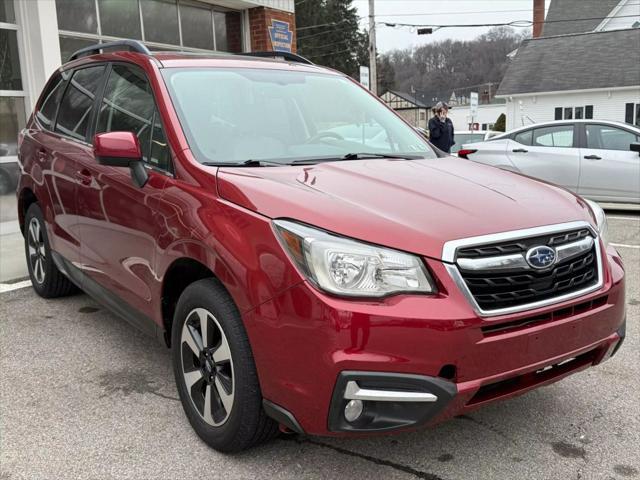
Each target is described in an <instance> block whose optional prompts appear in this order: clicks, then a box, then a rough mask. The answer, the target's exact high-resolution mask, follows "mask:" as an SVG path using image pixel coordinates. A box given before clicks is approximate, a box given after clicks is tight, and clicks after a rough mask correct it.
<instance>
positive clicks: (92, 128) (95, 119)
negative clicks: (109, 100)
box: [89, 61, 175, 178]
mask: <svg viewBox="0 0 640 480" xmlns="http://www.w3.org/2000/svg"><path fill="white" fill-rule="evenodd" d="M104 63H107V68H106V69H105V77H104V79H103V82H102V84H101V85H100V87H99V88H98V90H97V92H96V103H95V104H94V113H93V115H92V118H91V125H90V127H89V132H90V134H91V138H93V137H94V135H95V134H96V133H95V132H96V129H97V128H98V113H99V110H100V107H101V106H102V102H103V99H104V94H105V93H106V91H107V83H108V82H109V76H110V75H111V72H112V71H113V66H114V65H123V66H124V67H127V68H132V67H133V68H134V69H138V70H139V71H140V72H141V73H142V75H143V76H144V79H145V80H146V82H147V83H148V84H149V90H150V92H151V97H152V98H153V106H154V114H153V118H154V120H153V122H152V128H153V123H154V122H155V113H156V112H158V118H159V120H160V125H161V126H162V130H163V132H164V135H165V138H166V139H167V148H168V149H169V169H168V170H167V169H164V168H160V167H158V166H156V165H151V164H150V163H148V162H145V161H143V162H142V163H143V164H144V166H145V167H148V168H149V169H151V170H153V171H155V172H158V173H162V174H164V175H168V176H170V177H172V178H174V177H175V173H174V172H175V166H174V164H173V149H172V148H171V142H169V139H168V136H167V129H166V127H165V122H164V121H163V119H162V113H161V112H160V108H159V107H158V98H157V96H156V94H155V91H154V90H153V84H152V83H151V81H150V79H149V76H148V75H147V72H145V71H144V68H142V67H140V66H139V65H136V64H135V63H132V62H126V61H114V62H104ZM152 138H153V135H150V136H149V146H150V145H151V140H152ZM149 151H151V150H149Z"/></svg>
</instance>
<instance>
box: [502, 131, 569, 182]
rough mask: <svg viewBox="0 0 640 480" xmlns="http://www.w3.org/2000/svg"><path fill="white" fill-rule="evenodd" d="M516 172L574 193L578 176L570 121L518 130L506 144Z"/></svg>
mask: <svg viewBox="0 0 640 480" xmlns="http://www.w3.org/2000/svg"><path fill="white" fill-rule="evenodd" d="M507 155H508V156H509V159H510V160H511V162H512V163H513V165H514V166H515V167H516V168H517V170H518V171H520V172H522V173H524V174H526V175H530V176H532V177H535V178H539V179H541V180H545V181H547V182H551V183H555V184H556V185H560V186H562V187H565V188H568V189H569V190H572V191H574V192H577V191H578V179H579V177H580V149H579V148H578V138H577V135H576V130H575V126H574V125H573V124H571V123H567V124H561V125H552V126H546V127H537V128H532V129H529V130H524V131H521V132H518V133H517V134H515V135H514V137H513V139H512V140H510V141H509V144H508V145H507Z"/></svg>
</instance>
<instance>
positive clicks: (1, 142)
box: [0, 97, 26, 163]
mask: <svg viewBox="0 0 640 480" xmlns="http://www.w3.org/2000/svg"><path fill="white" fill-rule="evenodd" d="M25 123H26V118H25V109H24V98H20V97H0V125H1V126H0V162H2V160H3V158H2V157H12V159H13V160H16V159H17V157H16V155H17V153H16V147H17V143H18V132H19V131H20V130H22V129H23V128H24V126H25ZM4 160H7V159H6V158H4ZM2 163H4V162H2Z"/></svg>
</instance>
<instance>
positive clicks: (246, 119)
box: [18, 41, 625, 452]
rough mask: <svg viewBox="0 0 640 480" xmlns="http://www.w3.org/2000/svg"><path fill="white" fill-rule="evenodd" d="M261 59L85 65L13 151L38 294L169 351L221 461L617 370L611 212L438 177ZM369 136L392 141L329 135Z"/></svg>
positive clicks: (439, 168)
mask: <svg viewBox="0 0 640 480" xmlns="http://www.w3.org/2000/svg"><path fill="white" fill-rule="evenodd" d="M100 48H106V49H110V52H109V53H102V54H100V53H99V51H100ZM118 49H119V50H118ZM125 50H132V51H125ZM248 55H255V56H258V55H265V54H261V53H255V54H245V56H237V55H229V54H226V55H222V54H219V55H217V54H212V55H211V56H198V55H189V54H181V53H160V52H155V53H151V52H150V51H149V50H147V48H146V47H145V46H144V45H142V44H141V43H138V42H133V41H128V42H116V43H107V44H102V45H96V46H93V47H87V48H85V49H83V50H80V51H79V52H77V53H76V54H74V55H73V56H72V58H71V61H69V62H68V63H66V64H65V65H63V66H62V67H61V68H60V69H58V71H57V72H55V73H54V74H53V76H52V77H51V79H50V80H49V82H48V83H47V85H46V86H45V88H44V91H43V93H42V94H41V96H40V99H39V100H38V102H37V104H36V107H35V112H34V114H33V115H32V116H31V118H30V119H29V121H28V123H27V126H26V128H25V129H24V130H23V131H22V132H21V134H20V138H19V142H20V147H19V148H20V159H21V162H22V169H23V170H22V171H23V174H22V175H21V177H20V183H19V186H18V210H19V220H20V227H21V229H22V232H23V233H24V237H25V252H26V257H27V261H28V268H29V275H30V278H31V282H32V284H33V288H34V290H35V291H36V293H37V294H39V295H40V296H42V297H45V298H53V297H59V296H62V295H67V294H69V293H71V292H73V291H75V290H76V289H77V288H80V289H82V290H84V291H85V292H87V293H88V294H90V295H91V296H93V297H94V298H95V299H96V300H97V301H100V302H102V304H103V305H105V307H107V308H109V309H111V310H112V311H113V312H115V313H116V314H118V315H120V316H121V317H123V318H124V319H126V320H128V321H129V322H131V323H132V324H133V325H135V326H136V327H138V328H140V329H141V330H142V331H144V332H146V333H148V334H150V335H155V336H156V337H157V338H158V339H159V340H160V342H162V344H163V345H166V346H167V347H169V348H170V349H171V362H172V365H173V371H174V374H175V380H176V384H177V389H178V393H179V396H180V400H181V402H182V406H183V408H184V411H185V414H186V416H187V418H188V420H189V422H190V423H191V425H192V426H193V428H194V429H195V431H196V432H197V434H198V435H199V436H200V437H201V438H202V439H203V440H204V441H205V442H206V443H207V444H208V445H210V446H212V447H214V448H216V449H218V450H221V451H227V452H231V451H238V450H242V449H246V448H249V447H251V446H253V445H256V444H258V443H260V442H263V441H265V440H268V439H269V438H272V437H273V436H274V435H275V434H276V433H277V432H278V428H281V429H284V430H289V431H294V432H298V433H308V434H313V435H350V434H351V435H356V434H374V433H388V432H394V431H398V430H409V429H415V428H418V427H422V426H425V425H430V424H433V423H435V422H440V421H443V420H445V419H448V418H451V417H453V416H455V415H460V414H463V413H465V412H468V411H471V410H473V409H475V408H478V407H480V406H482V405H486V404H488V403H490V402H493V401H497V400H501V399H505V398H509V397H512V396H514V395H519V394H522V393H524V392H527V391H529V390H531V389H533V388H535V387H538V386H541V385H547V384H549V383H551V382H554V381H556V380H559V379H561V378H564V377H565V376H567V375H569V374H572V373H574V372H578V371H581V370H583V369H585V368H587V367H590V366H593V365H597V364H599V363H601V362H603V361H604V360H607V359H608V358H609V357H610V356H612V355H613V354H614V353H615V352H616V351H617V349H618V348H619V347H620V345H621V343H622V341H623V339H624V336H625V298H624V296H625V285H624V284H625V282H624V269H623V267H622V260H621V259H620V257H619V255H618V254H617V252H616V251H615V249H614V248H612V247H611V246H609V245H608V243H607V236H606V219H605V216H604V213H603V212H602V210H601V209H600V208H599V207H598V206H597V205H595V204H593V203H589V202H587V201H584V200H583V199H582V198H580V197H577V196H575V195H573V194H572V193H570V192H567V191H566V190H564V189H561V188H558V187H555V186H552V185H548V184H546V183H542V182H538V181H535V180H532V179H528V178H525V177H523V176H520V175H516V174H513V173H511V172H504V171H501V170H497V169H493V168H490V167H487V166H485V165H479V164H475V163H473V162H461V161H460V160H458V159H455V158H452V157H450V156H446V157H444V158H437V155H436V153H435V151H434V150H433V149H432V148H431V147H430V146H429V144H428V143H427V142H426V141H425V140H424V139H423V138H422V137H421V136H420V135H419V134H417V133H416V132H415V130H414V129H412V128H411V127H410V126H409V125H408V124H407V123H406V122H404V121H403V120H402V119H401V117H399V116H398V115H397V114H396V113H395V112H394V111H393V110H390V109H389V108H388V107H387V106H386V105H385V104H384V103H383V102H381V101H380V100H379V99H378V98H376V97H375V96H373V95H372V94H371V93H370V92H369V91H367V90H366V89H364V88H362V87H361V86H360V85H359V84H358V83H357V82H355V81H353V80H352V79H350V78H349V77H347V76H345V75H342V74H340V73H338V72H336V71H334V70H329V69H325V68H322V67H319V66H315V65H313V64H311V63H310V62H308V61H307V60H304V59H302V58H301V57H297V56H295V55H292V54H283V53H277V54H276V53H268V54H266V55H271V56H274V55H277V56H280V57H282V58H281V59H279V60H274V59H265V58H256V57H254V56H248ZM362 121H364V122H366V123H367V124H368V125H373V124H376V125H379V126H380V128H382V129H383V130H384V131H385V137H384V138H386V139H387V143H386V144H385V145H384V146H381V145H380V144H379V143H378V142H377V141H376V143H375V145H370V144H369V143H368V140H367V138H366V137H364V139H362V138H361V139H356V138H355V137H354V138H351V139H345V138H343V137H342V135H341V134H340V133H338V131H336V130H332V127H333V126H338V125H344V124H345V122H347V123H348V122H351V123H352V124H360V123H361V122H362ZM68 328H70V329H73V328H76V326H75V325H74V323H73V322H71V323H69V325H68ZM36 341H37V340H36V339H34V342H36ZM67 347H68V348H73V347H71V346H65V348H67ZM33 348H34V351H37V349H38V345H36V344H35V343H34V345H33ZM83 354H86V355H90V352H83ZM139 354H140V355H141V356H144V355H145V354H144V352H140V353H139ZM114 361H124V359H116V360H114ZM135 367H136V366H135V365H132V366H131V368H135ZM70 381H71V382H73V381H75V382H82V381H83V380H82V378H76V379H70ZM583 394H584V395H588V394H589V392H588V391H585V392H583ZM87 401H90V399H88V400H87ZM603 408H606V406H604V407H603ZM152 430H153V429H151V430H150V431H152Z"/></svg>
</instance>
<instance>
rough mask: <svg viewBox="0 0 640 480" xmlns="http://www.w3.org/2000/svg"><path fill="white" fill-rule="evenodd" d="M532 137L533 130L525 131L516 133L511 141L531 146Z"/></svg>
mask: <svg viewBox="0 0 640 480" xmlns="http://www.w3.org/2000/svg"><path fill="white" fill-rule="evenodd" d="M532 135H533V130H525V131H524V132H520V133H516V135H515V137H513V140H514V141H516V142H518V143H520V144H522V145H531V138H532Z"/></svg>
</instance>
